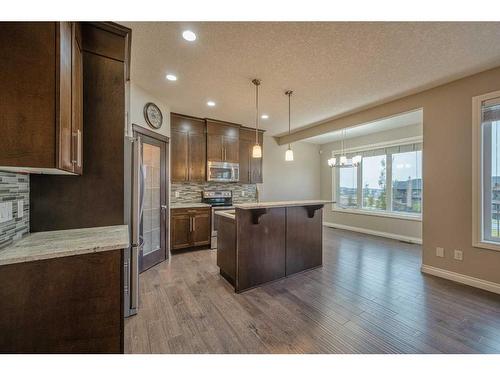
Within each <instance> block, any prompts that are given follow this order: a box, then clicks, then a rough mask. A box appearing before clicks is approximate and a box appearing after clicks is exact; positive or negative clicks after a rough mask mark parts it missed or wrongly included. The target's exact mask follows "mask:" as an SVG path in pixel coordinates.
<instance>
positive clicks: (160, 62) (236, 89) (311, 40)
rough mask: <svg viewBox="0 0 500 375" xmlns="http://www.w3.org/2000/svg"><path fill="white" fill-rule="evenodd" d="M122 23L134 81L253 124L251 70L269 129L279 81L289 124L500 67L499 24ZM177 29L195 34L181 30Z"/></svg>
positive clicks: (274, 126) (182, 105)
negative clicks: (190, 38)
mask: <svg viewBox="0 0 500 375" xmlns="http://www.w3.org/2000/svg"><path fill="white" fill-rule="evenodd" d="M123 24H125V25H126V26H128V27H130V28H132V30H133V32H132V68H131V78H132V81H133V82H134V83H135V84H137V85H139V86H141V87H142V88H143V89H145V90H147V91H149V92H150V93H151V94H153V95H155V96H156V97H157V98H158V99H160V100H162V101H164V102H165V103H166V104H167V105H168V106H170V108H171V110H172V111H174V112H179V113H184V114H189V115H193V116H199V117H211V118H216V119H220V120H225V121H230V122H236V123H241V124H243V125H247V126H254V125H255V91H254V90H255V89H254V86H253V85H252V83H251V79H252V78H256V77H257V78H260V79H262V85H261V92H260V94H261V96H260V97H261V100H260V108H261V113H266V114H268V115H269V119H267V120H261V126H262V127H263V128H264V129H266V130H268V134H270V135H279V134H283V133H284V132H287V131H288V101H287V97H286V96H285V95H284V91H285V90H287V89H292V90H293V91H294V94H293V96H292V131H293V130H294V129H297V128H301V127H306V126H311V125H314V124H317V123H320V122H323V121H325V120H327V119H329V118H331V117H334V116H338V115H340V114H342V113H345V112H350V111H353V110H355V109H358V108H363V107H366V106H369V105H372V104H375V103H381V102H383V101H386V100H390V99H394V98H396V97H400V96H403V95H406V94H410V93H413V92H416V91H420V90H422V89H425V88H429V87H432V86H435V85H437V84H441V83H445V82H448V81H451V80H453V79H457V78H460V77H463V76H466V75H470V74H473V73H476V72H479V71H482V70H486V69H489V68H492V67H495V66H498V65H500V43H498V40H500V23H498V22H496V23H465V22H464V23H453V22H425V23H418V22H417V23H415V22H413V23H412V22H410V23H402V22H271V23H265V22H190V23H186V22H129V23H123ZM186 29H190V30H193V31H195V32H196V34H197V36H198V39H197V40H196V41H195V42H192V43H190V42H187V41H185V40H184V39H183V38H182V36H181V33H182V31H183V30H186ZM167 73H173V74H175V75H176V76H177V78H178V80H177V81H175V82H170V81H167V80H166V79H165V75H166V74H167ZM208 100H213V101H215V102H216V106H215V107H208V106H207V105H206V102H207V101H208Z"/></svg>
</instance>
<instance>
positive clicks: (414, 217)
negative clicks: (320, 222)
mask: <svg viewBox="0 0 500 375" xmlns="http://www.w3.org/2000/svg"><path fill="white" fill-rule="evenodd" d="M332 211H335V212H343V213H346V214H357V215H367V216H378V217H387V218H391V219H400V220H410V221H422V215H411V214H409V215H405V214H397V213H394V212H382V211H375V210H374V211H369V210H362V209H359V208H341V207H335V206H334V207H333V208H332ZM498 249H499V250H500V246H499V247H498Z"/></svg>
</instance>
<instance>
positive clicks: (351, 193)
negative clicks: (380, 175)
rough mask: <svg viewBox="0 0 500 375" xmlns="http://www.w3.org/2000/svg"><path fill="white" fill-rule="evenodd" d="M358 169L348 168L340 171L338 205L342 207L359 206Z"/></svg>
mask: <svg viewBox="0 0 500 375" xmlns="http://www.w3.org/2000/svg"><path fill="white" fill-rule="evenodd" d="M357 190H358V168H357V167H348V168H341V169H340V170H339V189H338V192H339V193H338V198H339V199H338V204H339V205H340V206H342V207H357V206H358V195H357Z"/></svg>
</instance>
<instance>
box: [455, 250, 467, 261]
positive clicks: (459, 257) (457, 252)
mask: <svg viewBox="0 0 500 375" xmlns="http://www.w3.org/2000/svg"><path fill="white" fill-rule="evenodd" d="M453 258H455V259H456V260H464V253H463V252H462V250H457V249H455V251H454V252H453Z"/></svg>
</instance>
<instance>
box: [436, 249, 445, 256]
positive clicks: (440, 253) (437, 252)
mask: <svg viewBox="0 0 500 375" xmlns="http://www.w3.org/2000/svg"><path fill="white" fill-rule="evenodd" d="M436 256H437V257H440V258H444V248H442V247H436Z"/></svg>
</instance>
